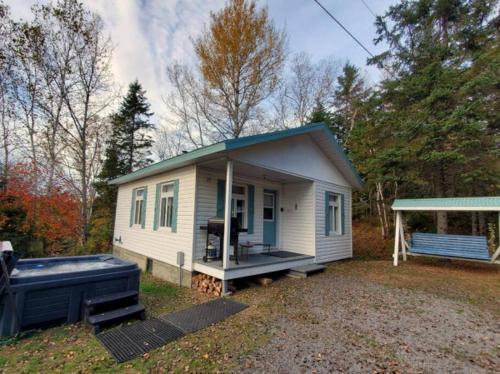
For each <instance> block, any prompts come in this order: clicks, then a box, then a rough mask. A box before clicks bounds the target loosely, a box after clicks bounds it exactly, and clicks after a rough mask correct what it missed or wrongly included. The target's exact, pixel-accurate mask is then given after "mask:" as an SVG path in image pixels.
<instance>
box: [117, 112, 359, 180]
mask: <svg viewBox="0 0 500 374" xmlns="http://www.w3.org/2000/svg"><path fill="white" fill-rule="evenodd" d="M315 131H322V132H324V134H325V135H327V136H328V138H329V139H330V141H331V144H332V146H333V148H334V150H335V151H336V152H337V154H339V155H340V157H341V159H342V161H343V162H344V163H345V165H346V166H347V169H348V170H349V173H350V176H351V177H352V178H351V179H353V180H354V181H355V184H357V186H356V187H361V186H362V184H363V181H362V179H361V177H360V176H359V174H358V172H357V171H356V169H355V168H354V166H353V165H352V163H351V161H350V160H349V159H348V158H347V156H346V154H345V152H344V150H343V149H342V147H341V146H340V145H339V143H338V142H337V140H336V138H335V135H333V133H332V132H331V130H330V129H329V127H328V126H327V125H325V124H324V123H322V122H320V123H312V124H309V125H305V126H301V127H296V128H293V129H287V130H281V131H275V132H270V133H266V134H259V135H252V136H245V137H242V138H237V139H227V140H224V141H222V142H219V143H216V144H212V145H209V146H206V147H202V148H198V149H195V150H194V151H191V152H187V153H183V154H181V155H179V156H176V157H172V158H169V159H167V160H163V161H160V162H157V163H155V164H152V165H149V166H147V167H145V168H142V169H139V170H136V171H134V172H132V173H130V174H127V175H123V176H121V177H118V178H115V179H113V180H111V181H110V182H109V184H123V183H127V182H131V181H134V180H137V179H141V178H144V177H149V176H151V175H155V174H158V173H161V172H164V171H167V170H171V169H175V168H178V167H183V166H186V165H189V164H193V163H194V162H195V161H196V160H197V159H199V158H201V157H204V156H209V155H212V154H216V153H220V152H224V151H232V150H236V149H240V148H244V147H248V146H252V145H256V144H259V143H265V142H269V141H274V140H279V139H284V138H287V137H291V136H297V135H302V134H308V133H312V132H315Z"/></svg>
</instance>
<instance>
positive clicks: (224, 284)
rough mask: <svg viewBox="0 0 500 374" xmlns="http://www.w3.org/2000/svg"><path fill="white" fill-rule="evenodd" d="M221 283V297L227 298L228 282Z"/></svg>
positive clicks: (229, 293) (229, 292)
mask: <svg viewBox="0 0 500 374" xmlns="http://www.w3.org/2000/svg"><path fill="white" fill-rule="evenodd" d="M221 282H222V292H221V294H220V295H221V296H229V295H231V291H229V281H227V280H221Z"/></svg>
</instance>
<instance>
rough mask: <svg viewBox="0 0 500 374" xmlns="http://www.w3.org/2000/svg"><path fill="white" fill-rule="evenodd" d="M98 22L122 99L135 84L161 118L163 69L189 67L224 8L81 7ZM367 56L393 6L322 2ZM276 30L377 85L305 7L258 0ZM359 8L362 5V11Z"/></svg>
mask: <svg viewBox="0 0 500 374" xmlns="http://www.w3.org/2000/svg"><path fill="white" fill-rule="evenodd" d="M83 2H84V3H85V4H87V5H88V6H89V7H90V8H91V9H92V10H94V11H95V12H97V13H98V14H99V15H100V16H101V17H102V18H103V20H104V23H105V27H106V31H107V32H108V33H109V35H110V36H111V38H112V40H113V43H114V45H115V50H114V54H113V64H112V67H113V73H114V76H115V80H116V81H117V83H118V84H119V85H120V86H122V88H123V90H122V91H123V92H125V90H126V87H127V85H128V83H129V82H131V81H132V80H134V79H136V78H137V79H138V80H139V82H140V83H141V84H142V85H143V87H144V88H145V89H146V90H147V97H148V98H149V100H150V102H151V104H152V110H153V111H154V112H156V113H157V114H161V113H163V112H164V110H165V109H164V105H163V102H162V97H165V94H166V92H167V90H168V81H167V78H166V73H165V67H166V66H167V65H168V64H169V63H172V62H173V61H180V62H184V63H193V62H194V53H193V48H192V43H191V38H193V37H196V36H198V35H199V34H200V33H201V31H202V30H203V26H204V24H206V23H207V22H208V20H209V13H210V11H214V10H217V9H219V8H221V7H223V6H224V3H225V1H223V0H83ZM321 2H322V4H323V5H324V6H325V7H326V8H327V9H328V10H329V11H330V12H331V13H332V14H333V15H334V16H335V17H337V18H338V19H339V20H340V21H341V22H342V23H343V24H344V25H345V26H346V27H347V28H348V29H349V30H350V31H351V32H352V33H353V34H354V35H355V36H356V37H357V38H358V39H359V40H361V41H362V43H363V44H365V46H367V48H368V49H369V50H371V51H372V52H373V53H378V52H381V51H382V50H383V49H384V46H380V45H379V46H375V45H374V44H373V38H374V36H375V27H374V25H373V23H374V21H375V17H374V15H373V14H372V12H373V13H375V14H377V15H379V14H383V13H384V11H385V10H386V9H387V8H388V7H389V6H390V5H391V4H393V3H395V2H396V1H395V0H364V3H363V0H322V1H321ZM33 3H34V1H32V0H7V4H8V5H10V7H11V10H12V16H13V17H14V18H24V19H29V18H30V6H31V4H33ZM258 3H259V5H260V6H267V7H268V8H269V15H270V17H271V19H272V20H273V21H274V23H275V25H276V26H277V27H279V28H285V29H286V31H287V34H288V38H289V49H290V52H292V53H293V52H300V51H305V52H308V53H309V54H310V55H311V56H312V58H313V60H319V59H322V58H325V57H334V58H336V59H339V60H350V61H351V62H353V63H355V64H356V65H358V66H360V67H361V68H363V69H364V70H365V71H366V75H367V77H368V79H370V80H371V81H372V82H373V81H377V80H378V79H379V77H380V72H379V71H378V70H377V69H376V68H374V67H367V66H366V59H367V55H366V52H365V51H363V50H362V49H361V47H359V46H358V45H357V44H356V43H355V42H354V41H353V40H352V39H351V38H350V37H349V36H348V35H347V34H346V33H345V32H344V31H343V30H342V29H341V28H340V27H339V26H338V25H337V24H336V23H334V21H333V20H332V19H331V18H329V17H328V15H327V14H326V13H324V11H323V10H322V9H321V8H319V6H318V5H317V4H316V3H315V2H314V1H313V0H260V1H259V2H258ZM365 4H366V5H365Z"/></svg>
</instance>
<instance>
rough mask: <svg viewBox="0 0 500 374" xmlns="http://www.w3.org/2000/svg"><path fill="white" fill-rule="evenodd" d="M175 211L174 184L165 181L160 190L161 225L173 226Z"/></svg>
mask: <svg viewBox="0 0 500 374" xmlns="http://www.w3.org/2000/svg"><path fill="white" fill-rule="evenodd" d="M173 212H174V184H173V183H164V184H162V185H161V190H160V211H159V215H160V216H159V217H158V218H159V219H158V221H159V222H160V227H172V219H173V216H174V214H173Z"/></svg>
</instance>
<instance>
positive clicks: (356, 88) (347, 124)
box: [333, 63, 368, 147]
mask: <svg viewBox="0 0 500 374" xmlns="http://www.w3.org/2000/svg"><path fill="white" fill-rule="evenodd" d="M367 96H368V90H367V89H366V87H365V82H364V80H363V79H362V77H361V75H360V72H359V69H358V68H357V67H356V66H354V65H352V64H350V63H346V64H345V65H344V67H343V68H342V74H341V75H340V76H339V77H338V78H337V86H336V89H335V92H334V102H333V104H334V107H335V112H334V114H333V123H334V131H335V132H336V134H337V136H338V138H339V139H340V140H341V142H342V144H343V145H344V147H347V146H348V143H349V137H350V134H351V132H352V131H353V129H354V127H355V124H356V122H357V120H358V119H359V114H360V107H361V106H362V104H363V102H364V100H366V98H367Z"/></svg>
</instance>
